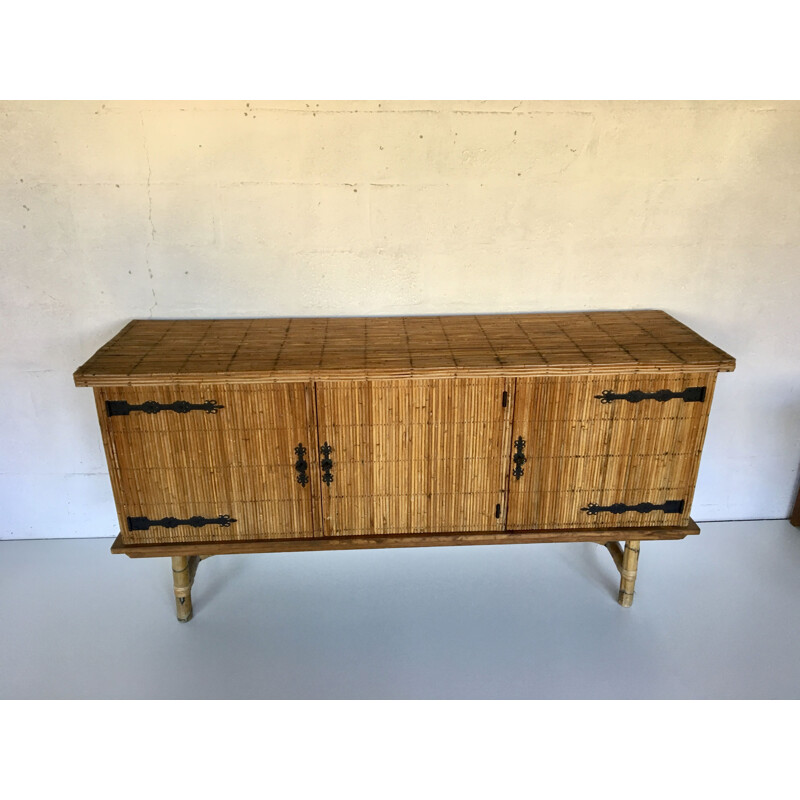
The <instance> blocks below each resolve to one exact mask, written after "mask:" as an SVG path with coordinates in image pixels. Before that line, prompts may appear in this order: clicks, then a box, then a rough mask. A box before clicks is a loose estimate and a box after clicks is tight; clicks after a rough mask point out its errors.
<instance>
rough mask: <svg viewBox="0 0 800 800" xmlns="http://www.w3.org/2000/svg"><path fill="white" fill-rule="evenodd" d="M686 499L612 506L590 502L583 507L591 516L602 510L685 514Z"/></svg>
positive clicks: (614, 512)
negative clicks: (656, 503)
mask: <svg viewBox="0 0 800 800" xmlns="http://www.w3.org/2000/svg"><path fill="white" fill-rule="evenodd" d="M684 504H685V501H684V500H667V501H666V503H662V504H661V505H660V506H657V505H655V504H653V503H639V504H638V505H635V506H628V505H625V503H614V504H613V505H610V506H600V505H598V504H597V503H589V505H588V506H586V507H585V508H582V509H581V511H585V512H586V513H587V514H588V515H589V516H590V517H593V516H595V515H596V514H599V513H600V512H601V511H609V512H611V513H612V514H624V513H625V512H626V511H638V512H639V513H640V514H649V513H650V512H651V511H663V512H664V513H665V514H683V507H684Z"/></svg>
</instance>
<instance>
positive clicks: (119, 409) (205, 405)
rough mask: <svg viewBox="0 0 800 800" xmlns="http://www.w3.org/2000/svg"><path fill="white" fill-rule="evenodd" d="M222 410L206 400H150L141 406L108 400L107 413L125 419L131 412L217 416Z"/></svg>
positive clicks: (219, 406)
mask: <svg viewBox="0 0 800 800" xmlns="http://www.w3.org/2000/svg"><path fill="white" fill-rule="evenodd" d="M220 408H225V406H221V405H219V404H218V403H217V401H216V400H205V401H204V402H202V403H189V402H188V401H186V400H176V401H175V402H174V403H158V402H156V401H155V400H148V401H147V402H145V403H140V404H139V405H136V406H134V405H131V404H130V403H129V402H128V401H127V400H106V413H107V414H108V416H109V417H124V416H127V415H128V414H130V413H131V411H144V413H145V414H158V412H159V411H174V412H176V413H177V414H188V413H189V412H190V411H205V412H206V414H216V413H217V411H218V410H219V409H220Z"/></svg>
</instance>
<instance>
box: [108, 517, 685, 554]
mask: <svg viewBox="0 0 800 800" xmlns="http://www.w3.org/2000/svg"><path fill="white" fill-rule="evenodd" d="M698 533H700V528H699V527H698V526H697V523H696V522H695V521H694V520H692V519H690V520H689V522H688V523H687V524H686V525H685V526H682V527H681V526H677V525H674V526H663V527H653V528H604V529H602V530H598V529H596V528H577V529H573V530H540V531H533V530H525V531H514V532H504V533H498V532H496V531H486V532H477V533H428V534H404V535H395V534H389V535H380V536H328V537H316V538H308V539H258V540H251V541H227V542H175V543H172V544H124V543H123V541H122V534H120V535H119V536H117V538H116V539H115V540H114V543H113V544H112V545H111V552H112V553H114V554H121V555H126V556H128V557H129V558H154V557H160V556H187V555H223V554H226V553H227V554H231V555H233V554H239V553H294V552H306V551H317V550H371V549H379V548H389V547H446V546H452V545H478V544H535V543H538V542H596V543H597V544H605V543H606V542H610V541H631V542H632V541H658V540H665V539H683V538H685V537H686V536H692V535H696V534H698Z"/></svg>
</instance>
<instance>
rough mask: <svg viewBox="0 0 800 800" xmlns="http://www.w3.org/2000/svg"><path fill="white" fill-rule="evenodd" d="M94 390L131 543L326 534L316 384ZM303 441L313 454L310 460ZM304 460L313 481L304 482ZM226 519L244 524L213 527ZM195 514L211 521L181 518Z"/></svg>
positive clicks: (126, 535) (122, 520) (127, 539)
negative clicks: (321, 505)
mask: <svg viewBox="0 0 800 800" xmlns="http://www.w3.org/2000/svg"><path fill="white" fill-rule="evenodd" d="M96 393H97V406H98V414H99V415H100V422H101V426H102V427H103V429H104V440H105V442H106V450H107V454H108V458H109V467H110V469H111V472H112V486H113V487H114V492H115V497H116V500H117V507H118V513H119V516H120V525H121V527H122V532H123V537H124V541H125V542H126V543H131V544H133V543H153V542H187V541H215V540H226V541H227V540H241V539H270V538H285V537H295V536H300V537H304V536H313V535H314V534H315V533H318V532H319V530H320V520H319V503H318V499H319V498H318V488H317V487H318V485H319V481H318V472H317V460H316V458H315V457H314V454H315V452H316V447H317V445H316V425H315V424H314V422H313V420H314V417H313V414H314V408H313V388H312V386H311V385H310V384H303V383H291V384H258V385H248V386H224V387H222V386H212V385H202V384H198V385H187V386H181V387H166V386H147V387H119V388H117V387H112V388H103V389H97V390H96ZM208 401H213V406H214V407H213V408H212V407H211V405H207V403H208ZM109 403H110V404H111V405H109ZM176 403H178V404H180V403H188V404H190V405H193V406H199V408H189V409H187V408H185V407H184V406H181V405H177V406H176V405H175V404H176ZM123 404H127V405H123ZM148 409H149V410H148ZM175 409H183V410H175ZM109 411H111V415H109ZM209 411H213V413H209ZM298 445H302V446H303V448H305V451H306V452H305V454H304V455H303V457H302V459H301V458H300V456H299V455H298V453H297V452H296V448H297V447H298ZM301 460H303V461H305V463H306V469H305V475H306V480H305V485H302V484H301V483H299V482H298V477H299V476H300V475H301V472H300V471H299V470H298V469H297V463H298V461H301ZM225 516H227V517H230V518H232V519H235V520H236V521H235V522H230V523H229V524H227V525H223V524H218V523H215V522H213V520H216V519H218V518H222V517H225ZM129 517H132V518H135V519H137V520H140V521H141V520H145V519H146V520H151V521H158V520H163V519H175V520H178V521H180V524H177V525H175V526H174V527H169V525H159V524H153V525H150V526H149V527H145V525H146V523H142V522H140V523H139V524H138V528H137V527H136V526H137V524H136V523H134V527H135V528H136V529H134V530H131V529H130V528H131V526H130V523H129V521H128V518H129ZM192 518H200V519H201V520H211V521H209V522H206V523H204V524H201V525H200V524H195V525H193V524H190V523H188V522H183V521H185V520H190V519H192Z"/></svg>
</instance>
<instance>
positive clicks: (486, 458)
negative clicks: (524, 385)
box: [316, 378, 513, 536]
mask: <svg viewBox="0 0 800 800" xmlns="http://www.w3.org/2000/svg"><path fill="white" fill-rule="evenodd" d="M512 388H513V381H510V380H507V379H503V378H484V379H455V380H454V379H448V380H421V379H419V380H382V381H368V382H366V381H364V382H362V381H359V382H344V381H342V382H339V381H331V382H319V383H317V384H316V395H317V415H318V416H317V418H318V425H319V433H318V438H319V445H320V447H321V448H323V450H325V451H326V453H323V454H321V455H320V456H319V458H320V466H321V471H322V476H321V478H322V484H321V494H322V521H323V535H324V536H350V535H370V534H405V533H407V534H414V533H443V532H459V531H464V532H466V531H495V530H497V531H499V530H503V529H504V527H505V516H506V491H507V482H508V455H507V454H508V451H509V448H510V444H511V409H512V398H511V397H510V394H511V390H512ZM504 393H505V394H504ZM504 400H505V405H504ZM328 448H329V450H328ZM326 460H327V461H329V462H330V464H329V465H326ZM326 466H329V469H326V468H325V467H326ZM326 476H327V477H326Z"/></svg>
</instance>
